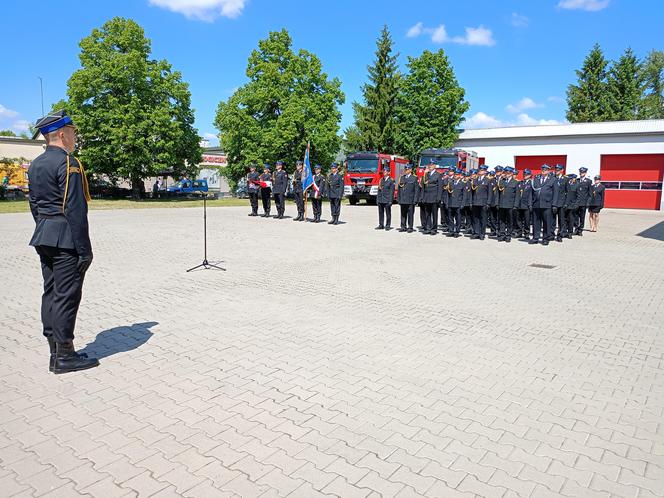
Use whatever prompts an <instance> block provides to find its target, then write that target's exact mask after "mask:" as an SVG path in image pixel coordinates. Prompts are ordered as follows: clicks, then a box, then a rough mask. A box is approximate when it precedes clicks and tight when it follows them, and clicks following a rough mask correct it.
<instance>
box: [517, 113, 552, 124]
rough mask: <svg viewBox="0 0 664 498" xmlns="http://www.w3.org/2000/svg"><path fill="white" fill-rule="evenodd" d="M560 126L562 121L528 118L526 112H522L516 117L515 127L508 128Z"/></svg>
mask: <svg viewBox="0 0 664 498" xmlns="http://www.w3.org/2000/svg"><path fill="white" fill-rule="evenodd" d="M556 124H560V121H558V120H556V119H536V118H532V117H530V116H528V114H526V113H525V112H522V113H521V114H519V115H518V116H517V117H516V124H515V125H511V124H510V125H508V126H541V125H556Z"/></svg>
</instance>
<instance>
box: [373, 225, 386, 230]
mask: <svg viewBox="0 0 664 498" xmlns="http://www.w3.org/2000/svg"><path fill="white" fill-rule="evenodd" d="M374 230H385V227H384V226H383V225H378V226H377V227H376V228H374Z"/></svg>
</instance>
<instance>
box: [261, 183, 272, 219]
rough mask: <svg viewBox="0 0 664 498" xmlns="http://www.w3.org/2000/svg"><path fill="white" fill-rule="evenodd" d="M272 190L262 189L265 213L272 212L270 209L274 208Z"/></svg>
mask: <svg viewBox="0 0 664 498" xmlns="http://www.w3.org/2000/svg"><path fill="white" fill-rule="evenodd" d="M270 193H271V192H270V190H269V189H266V188H263V189H261V200H262V201H263V212H264V213H265V214H270V209H271V208H272V202H271V200H270Z"/></svg>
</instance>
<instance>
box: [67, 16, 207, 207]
mask: <svg viewBox="0 0 664 498" xmlns="http://www.w3.org/2000/svg"><path fill="white" fill-rule="evenodd" d="M80 47H81V53H80V55H79V58H80V62H81V68H80V69H78V70H77V71H75V72H74V74H73V75H72V76H71V78H69V81H68V89H67V95H68V97H69V98H68V101H67V102H59V103H57V104H56V105H55V106H64V108H66V109H67V110H68V111H69V112H70V113H71V115H72V118H73V119H74V122H75V123H76V126H77V128H78V133H79V146H80V157H81V160H82V162H83V164H85V166H86V167H87V168H88V169H89V170H90V171H92V172H94V173H101V174H107V175H109V176H110V177H111V178H118V177H121V178H129V179H130V180H131V182H132V187H133V192H134V198H136V197H137V196H138V195H139V192H140V191H139V185H140V182H142V180H143V179H144V178H147V177H150V176H155V175H156V174H157V173H159V172H162V171H171V172H172V174H173V175H174V176H179V175H183V174H188V173H191V172H192V171H193V170H194V169H195V168H196V165H197V164H198V163H199V162H200V160H201V149H200V146H199V141H200V137H199V136H198V133H197V132H196V130H195V129H194V127H193V123H194V113H193V110H192V109H191V95H190V93H189V87H188V85H187V83H185V82H183V81H182V76H181V74H180V73H179V72H178V71H173V70H172V68H171V65H170V64H169V63H168V62H167V61H165V60H153V59H150V53H151V49H150V40H149V39H148V38H146V37H145V34H144V31H143V28H141V27H140V26H139V25H138V24H137V23H136V22H134V21H132V20H130V19H123V18H121V17H115V18H113V19H111V20H110V21H108V22H106V23H105V24H104V25H103V26H102V27H101V28H100V29H93V30H92V33H91V34H90V36H87V37H85V38H83V39H82V40H81V42H80ZM55 106H54V107H55Z"/></svg>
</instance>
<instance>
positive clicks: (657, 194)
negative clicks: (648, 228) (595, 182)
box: [600, 154, 664, 209]
mask: <svg viewBox="0 0 664 498" xmlns="http://www.w3.org/2000/svg"><path fill="white" fill-rule="evenodd" d="M600 174H601V175H602V182H604V184H605V185H606V199H605V200H604V205H605V206H606V207H615V208H632V209H659V206H660V203H661V202H662V176H663V175H664V154H610V155H604V156H602V162H601V166H600Z"/></svg>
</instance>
